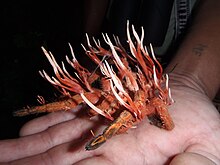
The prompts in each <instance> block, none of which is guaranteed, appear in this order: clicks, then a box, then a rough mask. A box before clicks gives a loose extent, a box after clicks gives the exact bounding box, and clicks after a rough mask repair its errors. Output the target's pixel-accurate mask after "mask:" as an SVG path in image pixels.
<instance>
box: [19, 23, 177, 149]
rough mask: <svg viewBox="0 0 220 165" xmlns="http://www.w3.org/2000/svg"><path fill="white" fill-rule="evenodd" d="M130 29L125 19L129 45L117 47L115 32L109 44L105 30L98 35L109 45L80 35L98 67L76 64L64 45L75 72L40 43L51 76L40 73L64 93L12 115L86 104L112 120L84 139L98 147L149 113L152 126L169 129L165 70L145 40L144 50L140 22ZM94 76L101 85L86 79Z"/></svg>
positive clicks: (168, 93) (171, 123)
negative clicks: (138, 29)
mask: <svg viewBox="0 0 220 165" xmlns="http://www.w3.org/2000/svg"><path fill="white" fill-rule="evenodd" d="M131 31H132V33H130V30H129V23H127V41H128V46H129V48H130V50H129V51H126V50H125V49H124V48H123V47H122V45H121V43H120V41H119V39H118V37H114V44H113V42H112V41H111V39H110V38H109V36H108V35H107V34H103V39H104V41H105V43H106V44H107V45H108V47H109V49H104V48H103V47H102V46H101V44H100V41H99V40H95V39H94V38H93V41H94V44H95V46H94V47H93V46H91V44H90V40H89V37H88V35H86V37H87V43H88V49H86V48H85V47H84V46H83V48H84V49H85V52H86V54H87V55H88V56H89V57H90V58H91V60H92V61H93V62H94V63H95V64H96V65H97V66H98V67H99V69H96V70H95V71H92V72H91V71H89V70H88V69H86V68H84V67H83V66H82V65H80V64H79V62H78V61H77V59H76V57H75V55H74V53H73V50H72V48H71V46H70V49H71V53H72V60H70V59H69V58H68V57H67V56H66V60H67V62H68V63H69V64H70V65H71V66H72V67H73V68H74V70H75V77H73V76H71V75H70V74H69V73H68V71H67V70H66V68H65V65H64V63H62V67H60V65H59V64H58V63H57V61H56V60H55V58H54V56H53V55H52V53H51V52H47V51H46V50H45V49H44V48H43V47H42V49H43V52H44V54H45V55H46V57H47V59H48V60H49V62H50V64H51V65H52V67H53V70H54V73H55V76H56V77H50V76H49V75H48V74H47V73H46V72H45V71H44V70H43V71H41V72H40V74H41V76H42V77H43V78H45V79H46V80H47V81H49V82H50V83H51V84H52V85H53V86H55V87H56V88H58V89H59V90H60V91H61V92H62V93H63V94H64V95H68V99H66V100H62V101H58V102H52V103H48V104H44V105H40V106H35V107H31V108H27V109H22V110H19V111H16V112H15V115H16V116H24V115H28V114H35V113H41V112H54V111H60V110H63V111H67V110H70V109H73V108H74V107H76V106H77V105H79V104H87V105H88V108H90V112H91V113H90V114H92V115H102V116H103V117H105V118H107V119H108V120H110V121H112V122H111V124H110V125H109V126H108V127H107V128H106V129H105V130H104V131H103V133H102V134H100V135H98V136H96V137H94V138H93V139H92V140H91V141H90V142H89V143H87V145H86V147H85V148H86V150H93V149H96V148H98V147H99V146H100V145H101V144H103V143H104V142H105V141H106V140H107V139H109V138H111V137H112V136H114V135H116V134H120V133H123V132H126V131H127V130H128V129H129V128H131V127H132V126H134V125H137V123H138V122H140V121H141V120H143V119H144V118H145V117H149V116H156V118H157V120H159V124H158V123H157V124H156V125H157V126H159V127H161V128H164V129H166V130H172V129H173V127H174V124H173V121H172V119H171V117H170V115H169V113H168V106H169V105H170V104H171V103H172V102H173V99H172V98H171V92H170V88H169V86H168V75H167V74H165V75H163V69H162V66H161V65H160V63H159V62H158V60H157V59H156V57H155V55H154V52H153V48H152V46H151V45H150V54H149V53H148V51H147V48H146V47H145V46H143V39H144V30H143V28H142V34H141V37H139V36H138V34H137V32H136V31H135V29H134V26H132V27H131ZM131 35H132V36H131ZM132 38H134V39H133V40H132ZM97 79H99V81H100V84H101V87H94V86H92V85H91V84H92V83H93V82H95V81H96V80H97ZM115 114H117V115H115Z"/></svg>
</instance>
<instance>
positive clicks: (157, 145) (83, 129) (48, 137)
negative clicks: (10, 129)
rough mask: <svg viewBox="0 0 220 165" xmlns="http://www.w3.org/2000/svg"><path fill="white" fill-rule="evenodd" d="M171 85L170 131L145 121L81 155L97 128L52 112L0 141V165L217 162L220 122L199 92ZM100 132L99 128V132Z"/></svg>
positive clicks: (72, 114) (84, 120) (219, 158)
mask: <svg viewBox="0 0 220 165" xmlns="http://www.w3.org/2000/svg"><path fill="white" fill-rule="evenodd" d="M176 82H177V83H175V82H174V81H173V82H171V84H172V86H171V88H172V96H173V98H174V100H175V103H174V104H173V105H172V106H170V109H169V111H170V114H171V116H172V118H173V120H174V123H175V128H174V129H173V130H172V131H166V130H163V129H160V128H158V127H155V126H153V125H151V124H149V122H148V121H147V119H145V120H143V121H142V122H141V123H140V124H139V125H138V126H137V128H132V129H130V130H129V131H128V132H127V133H125V134H121V135H117V136H114V137H113V138H111V139H110V140H108V141H107V142H106V143H105V144H103V145H102V146H101V147H100V148H98V149H96V150H93V151H85V149H84V146H85V143H86V142H87V141H88V140H89V139H88V136H89V135H90V134H91V133H90V130H91V129H95V128H94V127H96V128H97V125H100V124H97V122H96V121H95V120H89V119H88V118H85V117H77V115H76V114H75V112H56V113H51V114H48V115H46V116H43V117H40V118H37V119H34V120H32V121H30V122H29V123H27V124H26V125H25V126H24V127H23V128H22V130H21V138H19V139H15V140H5V141H1V142H0V148H1V149H0V155H1V158H0V162H10V163H12V164H17V165H18V164H22V165H24V164H47V165H49V164H53V165H56V164H58V165H60V164H64V165H65V164H90V165H92V164H96V165H97V164H122V165H123V164H139V165H142V164H143V165H144V164H145V165H146V164H153V165H154V164H156V165H157V164H167V163H170V161H172V159H173V158H174V157H175V156H176V155H179V154H180V155H181V153H194V154H195V155H198V156H199V157H200V156H201V157H202V158H204V160H205V161H209V160H206V159H205V157H207V158H208V159H210V160H212V161H213V162H215V163H220V146H219V144H220V118H219V114H218V112H217V110H216V108H215V107H214V106H213V105H212V103H211V101H210V100H209V98H207V97H206V95H205V94H203V93H202V91H199V90H198V89H196V88H194V87H192V86H190V85H186V84H183V83H178V81H176ZM76 111H80V110H76ZM103 127H104V126H101V125H100V129H103ZM87 135H88V136H87ZM90 137H91V136H90ZM203 156H204V157H203ZM176 162H177V163H178V159H177V161H176ZM173 164H175V162H174V161H173Z"/></svg>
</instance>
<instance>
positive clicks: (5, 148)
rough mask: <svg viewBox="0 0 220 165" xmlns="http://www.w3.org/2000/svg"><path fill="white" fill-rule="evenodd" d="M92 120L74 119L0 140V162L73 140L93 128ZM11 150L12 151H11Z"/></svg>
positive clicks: (42, 150)
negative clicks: (14, 137) (44, 129)
mask: <svg viewBox="0 0 220 165" xmlns="http://www.w3.org/2000/svg"><path fill="white" fill-rule="evenodd" d="M94 125H96V123H95V122H94V121H93V120H86V119H80V118H79V119H75V120H70V121H67V122H63V123H61V124H58V125H56V126H53V127H50V128H49V129H47V130H46V131H43V132H40V133H37V134H34V135H31V136H25V137H22V138H19V139H17V140H5V141H0V148H1V150H0V155H1V157H0V162H1V161H5V162H7V161H11V160H16V159H20V158H24V157H27V156H32V155H35V154H39V153H42V152H45V151H47V150H48V149H50V148H52V147H54V146H56V145H60V144H62V143H66V142H69V141H74V140H76V139H79V138H81V137H82V135H86V132H87V133H88V132H89V130H91V129H92V128H94ZM12 151H13V152H12Z"/></svg>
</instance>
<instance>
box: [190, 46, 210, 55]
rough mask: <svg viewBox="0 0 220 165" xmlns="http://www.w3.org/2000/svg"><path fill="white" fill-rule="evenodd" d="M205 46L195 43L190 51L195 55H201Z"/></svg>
mask: <svg viewBox="0 0 220 165" xmlns="http://www.w3.org/2000/svg"><path fill="white" fill-rule="evenodd" d="M206 48H207V45H204V44H197V45H196V46H195V47H193V49H192V52H193V53H194V54H195V55H197V56H201V55H202V53H203V52H204V50H205V49H206Z"/></svg>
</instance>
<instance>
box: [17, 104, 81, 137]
mask: <svg viewBox="0 0 220 165" xmlns="http://www.w3.org/2000/svg"><path fill="white" fill-rule="evenodd" d="M81 107H82V106H78V107H77V108H74V109H73V110H71V111H62V112H54V113H50V114H48V115H45V116H42V117H39V118H36V119H33V120H31V121H29V122H28V123H26V124H25V125H24V126H23V127H22V128H21V130H20V136H27V135H32V134H35V133H39V132H42V131H44V130H46V129H47V128H49V127H51V126H53V125H56V124H58V123H61V122H65V121H68V120H72V119H74V118H75V117H76V113H78V112H79V111H80V110H82V109H81Z"/></svg>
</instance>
